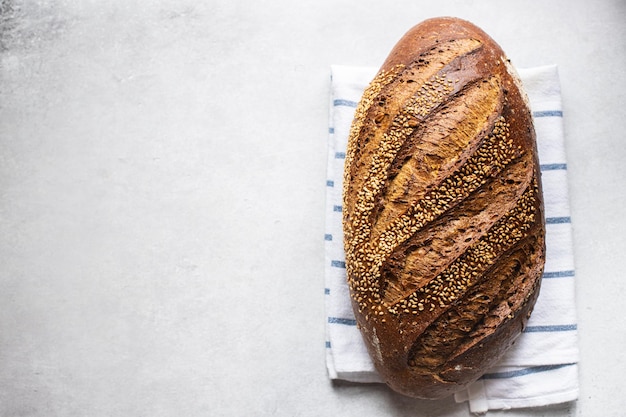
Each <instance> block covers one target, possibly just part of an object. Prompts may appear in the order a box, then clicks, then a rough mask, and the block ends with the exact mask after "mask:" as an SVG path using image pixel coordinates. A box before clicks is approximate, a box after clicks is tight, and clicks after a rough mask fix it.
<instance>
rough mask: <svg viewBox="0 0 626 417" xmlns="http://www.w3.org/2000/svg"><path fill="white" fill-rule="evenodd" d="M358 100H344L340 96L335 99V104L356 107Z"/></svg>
mask: <svg viewBox="0 0 626 417" xmlns="http://www.w3.org/2000/svg"><path fill="white" fill-rule="evenodd" d="M356 104H357V103H356V101H351V100H344V99H342V98H338V99H335V100H333V106H347V107H356Z"/></svg>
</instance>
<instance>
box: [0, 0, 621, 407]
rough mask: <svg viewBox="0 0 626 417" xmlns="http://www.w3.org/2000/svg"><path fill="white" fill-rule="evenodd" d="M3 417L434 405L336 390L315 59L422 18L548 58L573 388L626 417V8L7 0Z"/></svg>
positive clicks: (366, 45)
mask: <svg viewBox="0 0 626 417" xmlns="http://www.w3.org/2000/svg"><path fill="white" fill-rule="evenodd" d="M0 5H1V6H0V7H1V9H2V15H1V19H0V77H1V78H0V416H6V417H13V416H46V417H48V416H63V417H70V416H89V417H101V416H150V417H160V416H186V417H192V416H262V415H280V416H324V415H333V416H375V415H376V416H379V415H392V416H443V415H454V416H464V415H468V411H467V406H466V405H456V404H453V403H452V402H451V401H438V402H425V401H415V400H410V399H406V398H401V397H399V396H397V395H394V394H392V393H390V392H389V391H388V390H386V389H385V388H384V387H381V386H377V385H352V384H331V383H330V382H329V381H328V379H327V376H326V370H325V366H324V322H323V317H324V315H323V288H324V283H323V260H324V256H323V249H324V244H323V235H324V218H323V215H324V209H323V207H324V192H325V164H326V137H327V113H328V107H327V103H328V86H329V83H328V76H329V66H330V65H331V64H346V65H370V66H376V65H379V64H380V63H381V62H382V60H383V59H384V57H385V56H386V54H387V52H388V51H389V49H390V48H391V47H392V46H393V44H394V43H395V42H396V41H397V39H398V38H399V37H400V36H401V35H402V34H403V33H404V32H405V31H406V30H407V29H408V28H410V27H411V26H413V25H414V24H416V23H418V22H419V21H421V20H423V19H425V18H428V17H432V16H438V15H455V16H459V17H462V18H465V19H469V20H471V21H473V22H474V23H476V24H478V25H479V26H481V27H482V28H483V29H485V30H486V31H487V32H488V33H490V34H491V35H492V37H494V38H495V39H496V40H497V41H498V42H499V43H500V44H501V45H502V46H503V48H504V49H505V50H506V51H507V53H508V55H509V56H510V58H511V59H512V60H513V62H514V64H515V65H516V66H518V67H530V66H537V65H545V64H557V65H559V68H560V75H561V80H562V90H563V102H564V116H565V117H564V122H565V129H566V136H567V156H568V173H569V180H570V196H571V203H572V221H573V225H574V238H575V253H576V268H577V273H576V280H577V294H578V300H577V301H578V314H579V334H580V348H581V368H580V369H581V370H580V381H581V397H580V400H579V401H578V402H576V403H574V404H565V405H560V406H558V407H553V408H549V409H540V410H518V411H515V412H497V413H490V415H496V416H499V415H511V416H526V415H527V416H544V415H545V416H548V415H550V416H552V415H554V416H585V417H586V416H619V415H624V414H625V413H626V410H625V406H626V400H624V396H623V395H622V393H621V388H620V386H621V377H622V373H623V370H624V369H626V363H625V360H624V353H623V346H624V345H626V336H625V335H626V331H625V330H626V326H625V325H624V323H623V320H622V318H623V317H624V316H625V315H626V306H625V303H624V302H623V294H624V293H625V290H626V288H625V284H624V282H625V281H624V279H623V276H624V266H625V262H624V256H623V254H624V253H625V252H626V239H625V238H624V236H626V221H625V220H624V216H623V212H624V208H623V207H624V206H626V186H625V185H624V182H625V180H626V168H625V166H626V165H625V164H624V160H625V157H626V150H625V149H626V147H625V146H624V132H625V131H626V117H625V116H626V115H625V114H624V104H625V100H624V98H625V97H624V91H626V81H625V77H624V75H623V72H624V68H626V43H625V40H626V33H625V25H624V22H625V21H626V2H624V1H623V0H605V1H594V2H589V1H583V0H569V1H565V0H554V1H551V2H541V1H536V0H532V1H509V2H501V1H496V0H484V1H467V0H463V1H460V0H459V1H452V0H437V1H431V2H424V1H422V2H416V1H404V0H401V1H396V2H380V1H371V0H363V1H347V0H334V1H325V0H319V1H316V2H290V1H286V0H277V1H261V0H259V1H247V2H245V1H232V0H230V1H218V0H213V1H205V2H198V1H192V0H178V1H174V0H163V1H157V0H154V1H139V0H111V1H106V2H98V1H70V0H39V1H26V0H13V1H11V0H2V1H1V2H0Z"/></svg>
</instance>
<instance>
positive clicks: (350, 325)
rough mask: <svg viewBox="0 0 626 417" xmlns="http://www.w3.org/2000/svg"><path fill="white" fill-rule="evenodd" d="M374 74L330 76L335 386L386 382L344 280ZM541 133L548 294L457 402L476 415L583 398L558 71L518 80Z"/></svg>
mask: <svg viewBox="0 0 626 417" xmlns="http://www.w3.org/2000/svg"><path fill="white" fill-rule="evenodd" d="M376 71H377V69H375V68H368V67H365V68H364V67H347V66H333V67H331V97H330V121H329V143H328V174H327V175H328V176H327V182H326V185H327V187H326V189H327V200H326V234H325V245H326V247H325V254H326V258H325V260H326V268H325V279H326V288H325V299H326V315H327V317H326V353H327V354H326V364H327V369H328V374H329V377H330V378H331V379H343V380H349V381H353V382H380V378H379V377H378V375H377V373H376V371H375V369H374V367H373V365H372V362H371V360H370V358H369V356H368V354H367V350H366V348H365V346H364V343H363V341H362V339H361V335H360V333H359V331H358V330H357V328H356V322H355V319H354V314H353V312H352V309H351V305H350V299H349V295H348V287H347V284H346V277H345V273H346V270H345V260H344V253H343V235H342V226H341V204H342V198H341V190H342V177H343V165H344V158H345V149H346V143H347V138H348V132H349V129H350V125H351V123H352V118H353V115H354V110H355V108H356V105H357V103H358V101H359V100H360V98H361V95H362V93H363V90H364V89H365V87H366V86H367V85H368V84H369V82H370V81H371V80H372V78H373V77H374V75H375V74H376ZM519 75H520V77H521V79H522V82H523V84H524V87H525V90H526V92H527V94H528V96H529V99H530V104H531V110H532V112H533V118H534V121H535V129H536V132H537V146H538V152H539V160H540V165H541V171H542V182H543V192H544V200H545V213H546V248H547V253H546V265H545V272H544V275H543V278H542V285H541V292H540V296H539V299H538V301H537V304H536V306H535V309H534V311H533V314H532V316H531V319H530V320H529V322H528V327H527V328H526V330H525V331H524V333H523V334H522V335H521V336H520V337H519V338H518V340H517V342H516V344H515V345H514V347H513V348H512V349H511V350H510V351H508V352H507V354H506V356H505V357H504V358H503V359H502V361H501V362H500V363H499V365H498V366H497V367H495V368H493V369H491V370H489V371H488V372H487V373H486V374H485V375H484V376H483V377H482V378H481V379H480V380H478V381H477V382H476V383H474V384H473V385H472V386H470V387H469V388H468V389H467V390H465V391H462V392H460V393H457V394H456V395H455V399H456V401H457V402H463V401H468V402H469V407H470V411H472V412H475V413H484V412H487V411H488V410H490V409H509V408H519V407H535V406H544V405H549V404H556V403H562V402H568V401H573V400H575V399H577V397H578V365H577V362H578V347H577V324H576V308H575V299H574V275H575V270H574V256H573V251H572V228H571V220H570V211H569V201H568V193H567V162H566V158H565V151H564V135H563V123H562V118H563V112H562V107H561V93H560V83H559V76H558V70H557V67H556V66H545V67H539V68H532V69H524V70H519Z"/></svg>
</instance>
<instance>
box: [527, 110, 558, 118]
mask: <svg viewBox="0 0 626 417" xmlns="http://www.w3.org/2000/svg"><path fill="white" fill-rule="evenodd" d="M533 117H563V111H562V110H543V111H534V112H533Z"/></svg>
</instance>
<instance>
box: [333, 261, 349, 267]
mask: <svg viewBox="0 0 626 417" xmlns="http://www.w3.org/2000/svg"><path fill="white" fill-rule="evenodd" d="M330 266H332V267H335V268H345V267H346V263H345V262H344V261H330Z"/></svg>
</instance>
